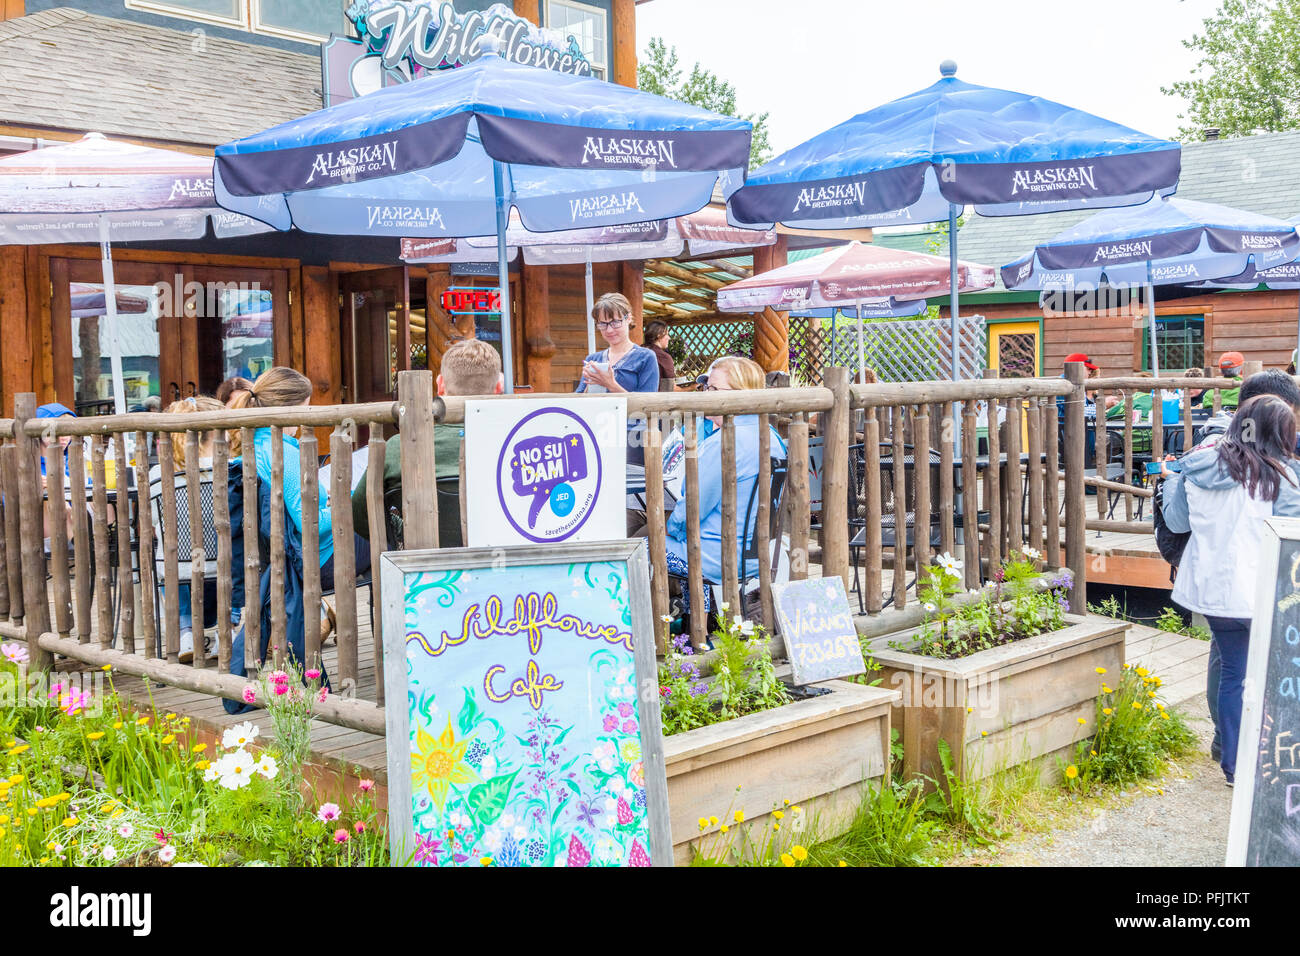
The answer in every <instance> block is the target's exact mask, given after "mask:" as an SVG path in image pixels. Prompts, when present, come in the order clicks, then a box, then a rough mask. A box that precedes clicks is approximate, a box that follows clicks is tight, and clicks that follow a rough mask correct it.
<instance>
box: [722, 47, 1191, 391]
mask: <svg viewBox="0 0 1300 956" xmlns="http://www.w3.org/2000/svg"><path fill="white" fill-rule="evenodd" d="M939 71H940V73H941V74H942V78H941V79H940V80H939V81H938V82H937V83H935V84H934V85H933V86H930V87H928V88H926V89H924V90H920V91H918V92H916V93H913V94H911V95H910V96H904V97H902V98H901V99H897V100H894V101H893V102H890V103H886V104H885V105H883V106H879V107H877V108H875V109H873V110H869V111H868V112H865V113H862V114H860V115H858V116H855V117H853V118H852V119H850V120H846V121H845V122H843V123H841V124H840V125H838V126H835V127H832V128H831V129H829V130H827V131H825V132H823V133H820V134H819V135H817V136H815V137H813V138H812V139H810V140H808V141H807V142H805V143H802V144H800V145H799V146H796V147H795V148H794V149H791V150H789V151H787V152H785V153H783V154H781V155H780V156H778V157H777V158H776V159H774V160H772V161H771V162H769V163H767V164H765V165H764V166H762V167H761V168H760V169H758V170H757V171H755V172H753V173H752V174H751V175H750V176H749V178H748V180H747V182H746V184H745V185H744V186H743V187H742V188H740V189H739V190H737V191H736V192H735V193H733V194H732V196H731V198H730V199H729V200H728V204H727V208H728V212H729V214H730V216H731V220H732V222H734V223H735V224H737V225H741V226H749V227H754V228H768V227H770V226H772V224H773V223H777V222H779V223H782V224H784V225H786V226H790V227H795V228H803V229H851V228H860V227H870V226H885V225H897V224H900V223H927V222H939V221H942V220H944V219H946V220H947V221H948V235H949V243H948V248H949V256H950V259H951V264H952V266H951V267H952V285H953V286H954V287H956V286H957V216H958V214H959V213H960V211H961V209H962V207H964V206H967V205H972V206H974V208H975V212H977V213H978V214H980V215H983V216H1020V215H1028V214H1032V213H1045V212H1058V211H1061V210H1065V209H1077V208H1081V207H1097V208H1102V207H1106V206H1125V205H1132V204H1134V203H1140V202H1145V201H1147V200H1148V199H1150V198H1151V197H1152V196H1153V195H1157V194H1159V195H1167V194H1169V193H1172V192H1173V191H1174V189H1175V187H1176V186H1177V184H1178V173H1179V169H1180V162H1181V161H1180V156H1181V149H1180V147H1179V145H1178V143H1176V142H1172V141H1169V140H1163V139H1157V138H1156V137H1153V136H1148V135H1146V134H1145V133H1140V132H1138V131H1137V130H1133V129H1130V128H1129V127H1127V126H1121V125H1120V124H1118V123H1112V122H1110V121H1108V120H1104V119H1101V118H1100V117H1097V116H1093V115H1092V114H1090V113H1084V112H1082V111H1080V110H1075V109H1070V108H1069V107H1066V106H1062V105H1061V104H1059V103H1054V102H1052V101H1050V100H1045V99H1042V98H1041V97H1036V96H1028V95H1026V94H1023V93H1013V92H1010V91H1007V90H999V89H992V88H990V87H984V86H975V85H973V84H970V83H965V82H963V81H961V80H959V79H957V77H956V73H957V66H956V64H955V63H953V62H952V61H951V60H948V61H945V62H944V63H943V64H942V65H941V66H940V67H939ZM951 301H952V308H951V321H952V373H953V377H954V378H955V377H956V375H957V367H958V363H957V319H958V314H959V307H958V295H957V294H956V293H954V294H953V296H952V300H951Z"/></svg>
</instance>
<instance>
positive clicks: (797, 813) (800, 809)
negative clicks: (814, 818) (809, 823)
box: [790, 806, 803, 816]
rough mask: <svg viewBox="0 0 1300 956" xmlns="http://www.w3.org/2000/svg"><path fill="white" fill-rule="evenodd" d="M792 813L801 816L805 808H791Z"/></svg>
mask: <svg viewBox="0 0 1300 956" xmlns="http://www.w3.org/2000/svg"><path fill="white" fill-rule="evenodd" d="M790 812H791V813H793V814H794V815H795V816H798V815H799V814H801V813H803V807H799V806H794V807H791V808H790Z"/></svg>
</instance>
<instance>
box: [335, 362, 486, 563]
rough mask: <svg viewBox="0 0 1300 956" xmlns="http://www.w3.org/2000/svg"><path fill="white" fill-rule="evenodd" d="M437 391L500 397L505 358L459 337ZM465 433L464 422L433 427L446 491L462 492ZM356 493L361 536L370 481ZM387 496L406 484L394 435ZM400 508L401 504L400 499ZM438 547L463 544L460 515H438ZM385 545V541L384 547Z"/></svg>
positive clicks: (365, 530)
mask: <svg viewBox="0 0 1300 956" xmlns="http://www.w3.org/2000/svg"><path fill="white" fill-rule="evenodd" d="M437 387H438V394H439V395H500V394H501V393H502V391H503V390H504V389H505V376H504V375H502V373H501V356H500V354H498V353H497V350H496V349H494V348H493V347H492V346H491V345H489V344H488V343H486V342H481V341H479V340H478V339H461V340H460V341H459V342H456V343H455V344H454V345H452V346H451V348H449V349H447V351H446V353H445V354H444V355H443V356H442V367H441V368H440V369H439V371H438V378H437ZM464 435H465V428H464V426H462V425H442V424H438V425H434V426H433V447H434V453H433V455H434V463H435V467H436V469H437V473H436V476H435V477H436V478H437V481H438V486H439V489H440V491H441V492H442V493H444V494H448V495H455V496H456V497H459V495H460V441H461V438H463V437H464ZM369 477H370V476H369V474H366V475H363V476H362V478H361V482H360V484H358V485H357V487H356V488H355V489H354V490H353V492H352V525H353V527H354V528H356V530H357V533H358V534H360V535H361V536H362V537H365V538H367V539H368V538H369V536H370V519H369V512H368V511H367V510H366V482H367V479H368V478H369ZM383 481H384V498H385V499H388V497H389V495H390V494H393V493H396V496H397V497H398V499H399V502H400V497H401V488H402V436H401V435H394V436H393V437H391V438H389V439H388V441H387V442H386V443H385V445H384V476H383ZM399 507H400V503H399ZM438 517H439V521H438V547H440V548H459V547H461V546H462V545H463V544H464V541H463V539H462V538H461V533H460V514H459V511H458V512H457V514H456V515H455V520H449V519H451V518H452V516H451V515H443V514H442V513H441V512H440V513H439V516H438ZM385 547H386V546H385V545H381V546H380V549H381V550H383V549H384V548H385Z"/></svg>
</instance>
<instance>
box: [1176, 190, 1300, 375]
mask: <svg viewBox="0 0 1300 956" xmlns="http://www.w3.org/2000/svg"><path fill="white" fill-rule="evenodd" d="M1287 222H1289V223H1291V225H1293V226H1296V227H1297V228H1300V216H1291V217H1290V218H1288V219H1287ZM1260 285H1263V286H1264V288H1266V289H1271V290H1274V291H1279V292H1280V291H1283V290H1288V289H1300V260H1295V259H1293V260H1292V261H1290V262H1284V263H1282V264H1281V265H1279V266H1271V267H1269V268H1267V269H1257V268H1256V267H1255V266H1254V265H1251V266H1249V267H1247V269H1246V270H1245V271H1244V272H1242V273H1240V274H1238V275H1235V276H1229V277H1228V278H1225V279H1217V280H1215V281H1213V282H1194V283H1192V286H1193V287H1195V288H1199V289H1238V290H1250V289H1254V288H1257V287H1258V286H1260ZM1296 352H1297V354H1298V355H1300V317H1298V318H1297V322H1296Z"/></svg>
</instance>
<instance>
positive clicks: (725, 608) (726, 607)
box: [718, 601, 731, 611]
mask: <svg viewBox="0 0 1300 956" xmlns="http://www.w3.org/2000/svg"><path fill="white" fill-rule="evenodd" d="M718 610H719V611H730V610H731V604H730V603H729V602H727V601H723V602H722V603H721V604H719V605H718Z"/></svg>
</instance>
